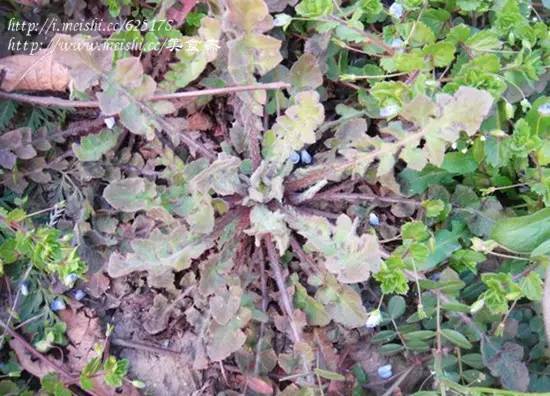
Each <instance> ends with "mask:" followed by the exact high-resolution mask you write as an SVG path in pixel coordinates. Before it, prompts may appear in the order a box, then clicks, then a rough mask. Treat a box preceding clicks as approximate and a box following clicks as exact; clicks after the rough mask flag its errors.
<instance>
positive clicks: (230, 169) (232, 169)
mask: <svg viewBox="0 0 550 396" xmlns="http://www.w3.org/2000/svg"><path fill="white" fill-rule="evenodd" d="M241 162H242V161H241V159H240V158H238V157H234V156H231V155H228V154H225V153H219V154H218V158H217V159H216V160H215V161H214V162H212V163H211V164H210V165H209V166H208V168H206V169H204V170H202V171H201V172H200V173H198V174H197V175H195V176H194V177H193V178H192V179H191V182H190V184H189V188H190V189H191V191H196V192H201V193H203V194H206V193H208V192H209V191H210V190H213V191H214V192H216V193H217V194H219V195H232V194H238V193H240V194H242V193H243V192H244V186H243V185H242V183H241V180H240V178H239V168H240V166H241Z"/></svg>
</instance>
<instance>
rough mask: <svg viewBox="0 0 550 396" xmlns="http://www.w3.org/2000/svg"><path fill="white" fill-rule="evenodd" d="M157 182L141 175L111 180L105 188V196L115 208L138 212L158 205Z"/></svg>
mask: <svg viewBox="0 0 550 396" xmlns="http://www.w3.org/2000/svg"><path fill="white" fill-rule="evenodd" d="M156 197H157V191H156V186H155V183H153V182H151V181H149V180H147V179H143V178H140V177H129V178H127V179H122V180H116V181H114V182H111V184H109V185H108V186H107V187H106V188H105V190H103V198H105V200H106V201H107V202H108V203H109V204H110V205H111V206H112V207H113V208H115V209H117V210H121V211H123V212H129V213H132V212H137V211H138V210H147V209H151V208H153V207H155V206H157V205H158V200H157V199H156Z"/></svg>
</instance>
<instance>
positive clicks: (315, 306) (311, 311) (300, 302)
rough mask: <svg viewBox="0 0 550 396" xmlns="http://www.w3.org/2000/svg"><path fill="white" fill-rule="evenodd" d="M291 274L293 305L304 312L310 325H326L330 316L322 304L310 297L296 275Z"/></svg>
mask: <svg viewBox="0 0 550 396" xmlns="http://www.w3.org/2000/svg"><path fill="white" fill-rule="evenodd" d="M294 275H296V274H293V276H292V283H293V284H294V287H295V292H294V305H295V306H296V308H298V309H301V310H302V311H304V312H305V314H306V318H307V323H308V324H309V325H310V326H326V325H327V324H329V322H330V318H329V316H328V314H327V312H326V310H325V307H323V305H322V304H321V303H320V302H319V301H317V300H315V299H314V298H313V297H311V296H310V295H309V294H308V293H307V290H306V289H305V287H303V286H302V285H301V284H300V282H298V277H297V276H294Z"/></svg>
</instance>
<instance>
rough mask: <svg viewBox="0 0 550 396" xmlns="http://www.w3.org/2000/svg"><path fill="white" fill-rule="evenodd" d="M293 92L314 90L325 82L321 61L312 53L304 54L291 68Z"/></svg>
mask: <svg viewBox="0 0 550 396" xmlns="http://www.w3.org/2000/svg"><path fill="white" fill-rule="evenodd" d="M290 84H291V88H290V90H291V93H293V94H295V93H297V92H300V91H312V90H314V89H316V88H318V87H319V86H321V85H322V84H323V73H321V70H320V68H319V61H318V60H317V58H315V57H314V56H313V55H311V54H307V53H305V54H303V55H302V56H300V57H299V58H298V60H297V61H296V62H294V64H293V65H292V67H291V68H290Z"/></svg>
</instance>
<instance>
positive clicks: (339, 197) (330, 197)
mask: <svg viewBox="0 0 550 396" xmlns="http://www.w3.org/2000/svg"><path fill="white" fill-rule="evenodd" d="M307 201H330V202H334V201H348V202H361V201H379V202H386V203H404V204H409V205H415V206H420V205H422V203H421V202H420V201H417V200H415V199H407V198H396V197H382V196H379V195H373V194H363V193H339V192H331V193H320V194H317V195H316V196H314V197H312V198H310V199H309V200H306V201H304V202H307Z"/></svg>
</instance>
